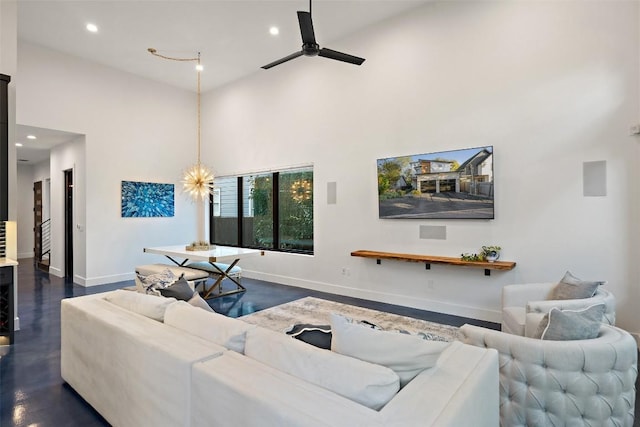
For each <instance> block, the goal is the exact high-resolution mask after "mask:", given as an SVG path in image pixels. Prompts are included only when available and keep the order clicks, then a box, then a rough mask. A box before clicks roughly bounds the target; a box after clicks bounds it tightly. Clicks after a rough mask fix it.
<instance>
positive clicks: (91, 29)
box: [87, 24, 98, 33]
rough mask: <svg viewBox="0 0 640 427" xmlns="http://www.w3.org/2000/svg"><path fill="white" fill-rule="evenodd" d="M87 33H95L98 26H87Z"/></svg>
mask: <svg viewBox="0 0 640 427" xmlns="http://www.w3.org/2000/svg"><path fill="white" fill-rule="evenodd" d="M87 31H90V32H92V33H97V32H98V26H97V25H96V24H87Z"/></svg>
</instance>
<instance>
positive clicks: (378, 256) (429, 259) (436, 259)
mask: <svg viewBox="0 0 640 427" xmlns="http://www.w3.org/2000/svg"><path fill="white" fill-rule="evenodd" d="M351 256H359V257H363V258H374V259H375V260H376V261H377V264H380V263H381V260H383V259H392V260H396V261H406V262H424V263H425V265H426V268H427V270H429V269H431V264H448V265H458V266H461V267H476V268H484V274H485V276H489V275H491V270H512V269H513V268H514V267H515V266H516V263H515V262H513V261H495V262H486V261H463V260H462V259H460V258H453V257H446V256H435V255H416V254H398V253H393V252H378V251H366V250H359V251H353V252H351Z"/></svg>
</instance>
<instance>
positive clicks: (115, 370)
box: [60, 294, 226, 426]
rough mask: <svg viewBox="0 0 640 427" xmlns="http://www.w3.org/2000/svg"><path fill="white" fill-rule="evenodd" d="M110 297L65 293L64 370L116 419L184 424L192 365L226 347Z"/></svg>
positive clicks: (139, 423) (109, 418)
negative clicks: (180, 329) (125, 307)
mask: <svg viewBox="0 0 640 427" xmlns="http://www.w3.org/2000/svg"><path fill="white" fill-rule="evenodd" d="M103 297H104V294H102V295H90V296H83V297H76V298H69V299H64V300H62V302H61V357H60V361H61V374H62V378H63V379H64V380H65V381H66V382H67V383H68V384H69V385H70V386H71V387H73V388H74V389H75V390H76V391H77V392H78V393H79V394H80V395H81V396H82V397H83V398H84V399H85V400H86V401H87V402H88V403H89V404H90V405H91V406H93V408H95V409H96V410H97V411H98V412H99V413H100V414H101V415H102V416H103V417H104V418H105V419H106V420H107V421H109V423H110V424H112V425H120V426H143V425H163V426H172V425H175V426H178V425H185V424H186V423H187V422H188V418H189V404H190V395H189V390H190V380H191V365H192V364H193V363H194V362H196V361H200V360H204V359H209V358H212V357H216V356H219V355H221V354H222V353H223V352H224V351H226V349H225V348H224V347H222V346H218V345H216V344H213V343H210V342H207V341H205V340H203V339H201V338H198V337H195V336H192V335H190V334H188V333H185V332H183V331H179V330H177V329H175V328H172V327H170V326H167V325H165V324H163V323H161V322H158V321H156V320H152V319H150V318H148V317H145V316H141V315H139V314H136V313H133V312H130V311H127V310H126V309H123V308H121V307H119V306H116V305H115V304H112V303H110V302H108V301H105V300H104V299H103ZM194 309H195V310H198V309H196V308H194Z"/></svg>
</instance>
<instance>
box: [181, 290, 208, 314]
mask: <svg viewBox="0 0 640 427" xmlns="http://www.w3.org/2000/svg"><path fill="white" fill-rule="evenodd" d="M187 302H188V303H189V304H191V305H192V306H194V307H199V308H201V309H203V310H205V311H208V312H211V313H215V310H214V309H213V308H211V306H210V305H209V303H208V302H207V301H205V300H204V298H202V297H201V296H200V294H199V293H197V292H194V293H193V296H192V297H191V299H190V300H189V301H187Z"/></svg>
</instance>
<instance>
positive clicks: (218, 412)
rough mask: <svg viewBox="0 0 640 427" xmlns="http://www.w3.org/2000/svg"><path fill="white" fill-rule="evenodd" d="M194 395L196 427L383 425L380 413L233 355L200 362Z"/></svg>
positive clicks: (193, 415) (194, 370) (254, 361)
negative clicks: (217, 426) (212, 426)
mask: <svg viewBox="0 0 640 427" xmlns="http://www.w3.org/2000/svg"><path fill="white" fill-rule="evenodd" d="M191 396H192V405H191V410H192V412H191V425H192V426H193V427H199V426H201V427H208V426H210V425H211V420H215V424H216V425H220V426H243V427H252V426H256V427H281V426H296V427H320V426H323V427H337V426H345V427H346V426H353V427H358V426H362V427H368V426H380V427H381V426H382V424H381V423H380V421H379V417H380V414H379V412H377V411H374V410H373V409H369V408H367V407H365V406H363V405H360V404H358V403H355V402H353V401H351V400H349V399H346V398H344V397H342V396H339V395H337V394H335V393H333V392H331V391H329V390H325V389H324V388H321V387H318V386H316V385H313V384H311V383H308V382H306V381H304V380H302V379H300V378H297V377H294V376H292V375H289V374H286V373H284V372H282V371H279V370H277V369H275V368H272V367H270V366H267V365H265V364H262V363H260V362H258V361H256V360H254V359H251V358H249V357H247V356H244V355H241V354H238V353H235V352H227V353H225V354H223V355H222V356H220V357H218V358H215V359H211V360H207V361H203V362H201V363H196V364H195V365H194V366H193V380H192V388H191Z"/></svg>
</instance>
